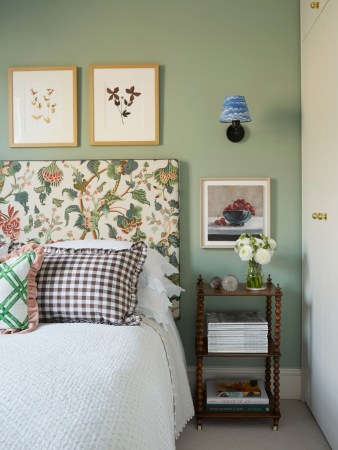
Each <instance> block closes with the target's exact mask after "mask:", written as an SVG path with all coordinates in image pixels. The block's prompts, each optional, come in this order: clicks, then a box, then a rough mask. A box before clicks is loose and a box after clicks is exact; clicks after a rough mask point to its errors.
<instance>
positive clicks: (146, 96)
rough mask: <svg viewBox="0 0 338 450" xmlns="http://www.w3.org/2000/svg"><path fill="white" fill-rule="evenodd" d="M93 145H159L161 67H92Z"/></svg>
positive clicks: (90, 74)
mask: <svg viewBox="0 0 338 450" xmlns="http://www.w3.org/2000/svg"><path fill="white" fill-rule="evenodd" d="M89 101H90V143H91V145H158V144H159V66H158V64H144V65H143V64H142V65H115V64H114V65H95V64H91V65H90V66H89Z"/></svg>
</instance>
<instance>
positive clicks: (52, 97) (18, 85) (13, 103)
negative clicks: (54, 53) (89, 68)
mask: <svg viewBox="0 0 338 450" xmlns="http://www.w3.org/2000/svg"><path fill="white" fill-rule="evenodd" d="M8 93H9V96H8V105H9V145H10V146H11V147H75V146H76V145H77V68H76V66H62V67H61V66H59V67H10V68H9V69H8Z"/></svg>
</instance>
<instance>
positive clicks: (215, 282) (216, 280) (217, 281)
mask: <svg viewBox="0 0 338 450" xmlns="http://www.w3.org/2000/svg"><path fill="white" fill-rule="evenodd" d="M210 286H211V287H212V288H213V289H220V288H221V286H222V279H221V278H220V277H212V278H211V280H210Z"/></svg>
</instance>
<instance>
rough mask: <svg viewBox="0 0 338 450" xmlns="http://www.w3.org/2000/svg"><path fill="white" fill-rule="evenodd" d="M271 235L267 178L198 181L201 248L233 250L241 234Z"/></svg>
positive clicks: (268, 181)
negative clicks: (199, 182) (199, 184)
mask: <svg viewBox="0 0 338 450" xmlns="http://www.w3.org/2000/svg"><path fill="white" fill-rule="evenodd" d="M269 232H270V178H241V179H239V178H202V179H201V247H204V248H234V247H235V241H236V240H237V239H238V238H239V237H240V235H241V234H242V233H247V234H252V235H253V236H255V235H259V234H261V233H263V234H264V235H267V236H268V235H269Z"/></svg>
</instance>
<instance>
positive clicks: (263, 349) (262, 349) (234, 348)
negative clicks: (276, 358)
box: [208, 343, 268, 353]
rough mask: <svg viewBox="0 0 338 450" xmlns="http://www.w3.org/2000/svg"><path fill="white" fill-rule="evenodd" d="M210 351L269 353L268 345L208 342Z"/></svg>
mask: <svg viewBox="0 0 338 450" xmlns="http://www.w3.org/2000/svg"><path fill="white" fill-rule="evenodd" d="M208 352H210V353H267V352H268V345H263V346H239V345H227V344H220V345H217V344H216V345H213V344H209V343H208Z"/></svg>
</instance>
